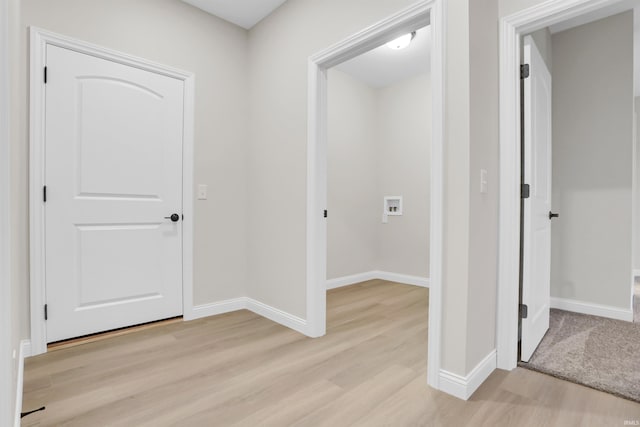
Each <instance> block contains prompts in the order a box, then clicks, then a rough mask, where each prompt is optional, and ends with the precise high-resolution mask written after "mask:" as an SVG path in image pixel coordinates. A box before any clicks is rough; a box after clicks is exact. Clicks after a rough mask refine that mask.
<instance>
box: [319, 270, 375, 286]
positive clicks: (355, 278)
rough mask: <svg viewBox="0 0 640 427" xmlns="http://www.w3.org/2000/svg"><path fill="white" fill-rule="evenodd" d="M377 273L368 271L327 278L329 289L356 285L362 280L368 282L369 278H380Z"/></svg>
mask: <svg viewBox="0 0 640 427" xmlns="http://www.w3.org/2000/svg"><path fill="white" fill-rule="evenodd" d="M376 273H377V272H376V271H367V272H366V273H358V274H351V275H349V276H342V277H336V278H335V279H329V280H327V289H336V288H341V287H343V286H349V285H354V284H356V283H360V282H366V281H367V280H374V279H378V277H377V275H376Z"/></svg>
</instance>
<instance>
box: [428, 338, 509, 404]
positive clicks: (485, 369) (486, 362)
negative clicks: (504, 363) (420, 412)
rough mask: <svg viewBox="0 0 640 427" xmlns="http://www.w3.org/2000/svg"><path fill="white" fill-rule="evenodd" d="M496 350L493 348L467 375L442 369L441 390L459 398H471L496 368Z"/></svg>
mask: <svg viewBox="0 0 640 427" xmlns="http://www.w3.org/2000/svg"><path fill="white" fill-rule="evenodd" d="M496 363H497V362H496V351H495V350H492V351H491V353H489V354H488V355H487V356H486V357H485V358H484V359H482V361H480V363H478V364H477V365H476V367H475V368H473V370H472V371H471V372H469V374H468V375H467V376H465V377H463V376H460V375H458V374H454V373H452V372H448V371H445V370H444V369H442V370H440V390H442V391H444V392H445V393H449V394H451V395H453V396H455V397H457V398H459V399H462V400H469V398H470V397H471V395H473V393H474V392H475V391H476V390H477V389H478V387H480V385H482V383H483V382H484V381H485V380H486V379H487V378H488V377H489V375H491V373H492V372H493V371H494V370H495V369H496Z"/></svg>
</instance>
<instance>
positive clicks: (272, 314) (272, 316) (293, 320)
mask: <svg viewBox="0 0 640 427" xmlns="http://www.w3.org/2000/svg"><path fill="white" fill-rule="evenodd" d="M246 300H247V305H246V308H247V310H251V311H253V312H254V313H256V314H259V315H260V316H262V317H266V318H267V319H269V320H273V321H274V322H276V323H279V324H281V325H284V326H286V327H288V328H291V329H293V330H294V331H298V332H300V333H301V334H304V335H307V321H306V320H304V319H301V318H300V317H297V316H294V315H293V314H289V313H287V312H285V311H282V310H280V309H277V308H274V307H271V306H269V305H267V304H264V303H262V302H260V301H256V300H254V299H251V298H247V299H246Z"/></svg>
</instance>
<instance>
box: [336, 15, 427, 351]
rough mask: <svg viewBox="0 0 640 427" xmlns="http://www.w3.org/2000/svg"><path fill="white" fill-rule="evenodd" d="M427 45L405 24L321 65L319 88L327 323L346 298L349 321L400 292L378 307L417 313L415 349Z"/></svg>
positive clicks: (423, 247) (423, 263)
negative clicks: (362, 49) (322, 89)
mask: <svg viewBox="0 0 640 427" xmlns="http://www.w3.org/2000/svg"><path fill="white" fill-rule="evenodd" d="M430 45H431V34H430V28H429V27H428V26H427V27H423V28H420V29H417V30H415V31H413V32H410V33H407V34H406V35H404V36H401V37H400V38H399V39H398V40H397V41H391V42H389V43H388V44H384V45H382V46H380V47H378V48H376V49H373V50H371V51H369V52H366V53H364V54H361V55H359V56H357V57H356V58H353V59H351V60H349V61H346V62H343V63H341V64H339V65H337V66H335V67H333V68H331V69H330V70H328V90H327V98H328V128H327V181H328V186H327V208H328V217H327V288H328V289H330V290H329V291H328V294H327V332H328V333H329V334H331V330H332V328H336V327H339V326H340V325H343V324H344V321H343V320H344V317H345V316H344V313H346V312H348V311H349V310H348V309H347V307H348V305H349V304H351V305H352V306H353V307H354V310H353V311H354V313H352V314H350V315H347V320H348V321H353V319H358V315H357V312H360V313H365V312H366V311H367V310H368V309H372V308H373V307H375V306H376V305H377V306H380V305H384V304H388V305H389V304H390V303H389V301H391V300H394V301H399V302H400V301H402V300H403V299H404V300H405V303H404V305H403V304H402V303H400V304H399V306H398V307H395V308H394V307H392V306H390V305H389V306H388V307H386V309H387V310H394V311H395V310H397V311H398V313H399V316H398V317H399V319H398V320H400V321H402V320H403V319H402V315H401V314H400V313H401V312H402V311H403V310H406V314H407V316H411V313H410V312H411V308H413V309H415V310H417V311H418V312H420V313H421V314H422V319H421V320H419V321H418V323H421V324H422V326H423V330H422V334H420V335H422V337H423V341H424V342H422V343H420V342H416V345H418V347H419V348H418V349H416V350H415V352H424V350H425V349H426V338H427V333H426V331H427V324H428V319H427V313H428V310H427V306H428V291H427V290H426V289H424V287H426V286H427V285H428V280H429V279H428V277H429V216H430V201H429V191H430V184H429V181H430V160H429V158H430V148H431V79H430V60H429V58H430V55H429V51H430ZM345 286H349V288H348V289H347V288H345ZM416 286H417V287H420V288H416ZM338 288H340V289H338ZM410 307H411V308H410ZM416 314H417V313H416ZM380 317H382V316H380ZM416 318H419V317H416ZM390 320H391V319H390ZM423 356H424V358H426V353H425V354H424V355H423ZM424 358H423V361H424Z"/></svg>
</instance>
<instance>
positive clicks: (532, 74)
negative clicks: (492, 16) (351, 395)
mask: <svg viewBox="0 0 640 427" xmlns="http://www.w3.org/2000/svg"><path fill="white" fill-rule="evenodd" d="M579 3H580V4H577V5H574V6H575V7H573V8H569V7H565V9H566V10H562V11H559V10H546V11H541V10H537V11H535V12H533V11H531V16H527V19H522V17H520V18H519V20H517V23H516V24H515V25H514V28H513V29H514V30H515V29H516V28H518V30H520V32H518V31H514V33H511V35H514V34H515V36H516V38H515V40H516V41H517V42H518V45H519V46H520V52H519V51H518V49H515V51H514V50H512V49H508V51H507V50H506V49H504V50H503V54H505V55H509V54H514V53H515V55H513V56H511V59H514V58H518V57H520V58H521V59H522V62H520V63H519V64H518V66H519V68H520V69H519V70H517V71H519V73H518V74H519V75H518V80H520V81H521V82H522V83H521V84H522V92H520V91H518V92H511V95H515V98H516V99H519V102H521V103H522V104H521V105H522V110H521V114H522V122H520V120H519V117H513V120H514V121H515V122H516V126H515V129H516V130H519V133H521V135H522V140H521V143H522V146H520V138H517V141H518V143H517V145H515V144H514V145H511V146H510V147H509V146H508V145H507V140H506V132H507V127H509V126H504V127H503V132H504V133H503V141H502V144H503V146H502V149H503V155H505V156H506V154H507V152H508V151H509V150H510V149H511V148H514V147H515V148H516V149H515V150H514V151H515V152H517V154H518V157H520V155H521V161H520V159H518V160H519V161H518V162H517V163H516V165H515V167H514V168H509V167H507V166H506V165H505V164H504V163H503V167H502V170H501V175H502V179H501V180H502V181H503V182H502V185H503V190H506V187H507V186H508V185H509V184H508V183H507V182H504V180H505V179H514V178H516V177H515V176H514V175H511V173H510V172H517V180H516V182H517V185H518V187H519V188H518V190H520V191H518V193H519V194H518V196H519V199H520V200H519V204H520V212H521V214H522V217H521V221H522V225H521V227H522V229H521V230H522V234H520V233H518V234H516V235H520V236H521V237H520V243H521V252H520V253H521V257H520V258H521V259H520V265H519V266H518V271H519V273H520V275H521V277H520V279H521V280H520V285H521V287H520V292H519V293H518V294H516V295H518V296H519V297H520V300H519V303H520V305H519V310H518V313H519V316H518V318H519V320H520V323H518V322H514V323H515V324H518V326H519V327H520V328H519V329H518V334H517V336H518V339H520V338H521V340H519V343H520V344H521V346H520V347H517V346H516V345H515V343H514V341H511V343H512V345H513V348H512V350H511V351H515V350H516V348H518V349H519V350H520V352H519V354H518V356H517V359H516V360H521V361H522V362H525V363H522V364H521V366H523V367H527V368H530V369H534V370H538V371H541V372H545V373H547V374H551V375H555V376H558V377H561V378H564V379H569V380H571V381H574V382H576V383H579V384H583V385H587V386H590V387H594V388H598V389H601V390H604V391H607V392H610V393H614V394H618V395H623V396H625V397H627V398H630V399H635V400H637V399H638V398H640V394H638V390H637V387H636V386H635V384H637V378H635V377H634V376H635V372H637V371H638V367H640V365H637V363H636V362H635V361H634V360H633V359H634V358H630V357H626V358H625V357H623V356H617V355H618V354H623V353H624V352H625V351H629V345H631V344H630V343H631V342H634V341H637V340H633V339H632V340H630V339H629V337H630V336H637V334H638V333H639V332H640V330H638V329H637V325H634V324H633V323H632V322H631V321H632V320H633V311H632V298H631V297H632V289H633V280H632V277H633V265H632V264H633V246H634V243H633V236H634V228H635V220H634V216H635V215H637V214H636V212H635V208H634V206H635V203H634V199H635V195H634V193H635V191H636V185H635V176H636V171H635V168H636V162H635V160H634V159H635V156H636V150H635V141H634V109H633V104H634V100H633V96H634V95H633V94H634V83H633V80H634V79H633V74H634V73H633V56H634V55H633V50H634V43H633V33H634V29H633V27H634V22H633V21H634V19H633V11H632V8H633V7H634V6H635V5H636V4H637V2H624V1H623V2H610V4H608V5H605V7H602V4H600V5H598V6H600V7H595V5H594V4H593V2H589V1H584V2H579ZM522 15H524V14H522ZM560 16H562V17H563V18H564V19H561V18H560ZM567 18H570V19H567ZM510 19H511V18H510V17H507V18H505V21H509V20H510ZM513 19H514V21H516V20H515V17H514V18H513ZM529 19H530V21H529ZM545 20H546V25H545V26H543V27H542V28H540V26H539V25H540V23H541V22H545ZM529 22H530V23H531V26H527V25H528V23H529ZM533 22H535V24H533ZM534 30H535V31H534ZM505 33H509V31H505ZM503 59H506V56H505V58H503ZM506 65H507V64H506V62H503V71H505V67H506ZM502 80H503V86H502V89H503V95H504V94H505V93H506V92H509V91H508V90H507V89H506V86H505V85H504V84H505V83H506V80H507V79H506V78H503V79H502ZM552 81H553V85H551V82H552ZM519 86H520V85H519ZM520 94H521V97H520ZM503 101H504V99H503ZM505 105H506V104H505V103H504V102H503V106H505ZM507 115H508V113H507V112H506V111H505V110H504V109H503V111H502V120H503V121H504V120H505V119H506V116H507ZM520 123H522V125H520ZM505 124H506V123H505ZM510 130H513V128H511V129H510ZM518 148H520V150H518ZM511 153H513V152H511ZM513 201H514V200H513V198H512V196H511V195H508V194H505V198H504V199H503V200H502V202H501V203H502V204H503V206H502V208H501V209H502V210H503V214H505V215H506V213H507V211H508V210H509V204H510V203H511V202H513ZM519 223H520V221H519ZM508 228H509V227H508V226H507V224H506V223H505V221H504V218H503V220H502V224H501V234H502V233H504V234H502V235H501V239H502V240H503V242H504V243H506V241H507V240H509V237H508V236H507V234H506V233H507V232H508ZM511 237H513V235H512V236H511ZM504 246H505V245H503V249H504ZM509 258H511V257H510V255H508V254H507V253H506V252H504V251H501V255H500V262H501V264H503V265H502V266H503V268H502V269H501V271H502V272H503V273H504V274H505V275H504V276H502V278H506V273H507V271H506V270H507V268H506V262H507V261H508V260H509ZM508 262H513V259H512V258H511V260H510V261H508ZM510 292H511V291H510V290H509V288H508V285H507V284H506V283H505V282H504V281H502V280H501V287H500V295H499V298H500V300H501V301H503V302H505V301H506V300H505V298H506V297H508V296H509V294H510ZM515 306H516V305H515V304H514V307H515ZM507 311H508V310H507V309H505V308H504V306H501V307H500V316H505V315H508V313H507ZM513 320H514V321H515V319H513ZM505 331H506V328H505V327H502V326H499V330H498V332H499V340H500V341H502V339H501V337H500V336H502V338H504V337H505V335H502V334H504V333H506V332H505ZM507 338H508V337H507ZM509 339H513V338H509ZM503 342H504V341H503ZM616 350H620V351H616ZM635 351H636V350H633V352H635ZM500 354H501V356H502V357H501V356H500ZM509 357H510V356H509V354H508V353H507V354H505V352H504V349H502V350H501V349H500V345H499V364H500V365H501V367H509V361H508V359H509ZM505 365H506V366H505Z"/></svg>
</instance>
